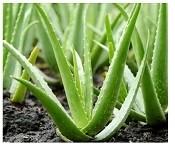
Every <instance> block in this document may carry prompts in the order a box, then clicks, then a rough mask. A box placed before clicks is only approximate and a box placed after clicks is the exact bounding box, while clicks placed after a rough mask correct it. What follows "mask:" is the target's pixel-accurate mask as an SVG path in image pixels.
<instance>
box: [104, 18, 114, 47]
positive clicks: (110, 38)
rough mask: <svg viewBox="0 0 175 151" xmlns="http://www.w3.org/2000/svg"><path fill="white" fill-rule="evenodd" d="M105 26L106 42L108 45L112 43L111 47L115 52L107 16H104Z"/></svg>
mask: <svg viewBox="0 0 175 151" xmlns="http://www.w3.org/2000/svg"><path fill="white" fill-rule="evenodd" d="M105 25H106V35H107V40H108V43H110V42H111V43H112V46H113V48H114V50H115V43H114V39H113V35H112V29H111V24H110V21H109V16H108V15H106V17H105Z"/></svg>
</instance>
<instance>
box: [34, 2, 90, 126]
mask: <svg viewBox="0 0 175 151" xmlns="http://www.w3.org/2000/svg"><path fill="white" fill-rule="evenodd" d="M35 6H36V8H37V10H38V12H39V14H40V17H41V18H42V21H43V24H44V25H45V27H46V31H47V33H48V36H49V38H50V41H51V43H52V47H53V51H54V54H55V57H56V61H57V64H58V67H59V71H60V75H61V77H62V81H63V85H64V88H65V92H66V96H67V100H68V103H69V107H70V110H71V114H72V116H73V119H74V121H75V123H76V124H77V125H78V127H83V126H85V125H86V124H87V122H88V119H87V116H86V113H85V109H84V108H83V106H82V103H81V99H80V96H79V94H78V91H77V89H76V85H75V81H74V79H73V76H72V74H71V72H70V68H69V65H68V62H67V60H66V57H65V55H64V53H63V51H62V47H61V45H60V43H59V40H58V38H57V35H56V33H55V31H54V29H53V27H52V25H51V23H50V22H49V20H48V18H47V16H46V14H45V13H44V11H43V9H42V8H41V6H40V5H39V4H35Z"/></svg>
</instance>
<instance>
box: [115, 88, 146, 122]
mask: <svg viewBox="0 0 175 151" xmlns="http://www.w3.org/2000/svg"><path fill="white" fill-rule="evenodd" d="M137 93H138V91H137ZM125 99H126V98H125ZM134 102H135V101H134ZM133 104H134V103H133ZM121 107H122V103H120V102H119V101H117V104H116V106H115V108H116V109H118V110H120V109H121ZM133 120H135V121H141V122H144V123H146V117H145V115H144V114H140V113H139V112H137V111H135V110H134V109H133V107H132V109H131V111H130V113H129V115H128V118H127V120H126V122H129V121H133Z"/></svg>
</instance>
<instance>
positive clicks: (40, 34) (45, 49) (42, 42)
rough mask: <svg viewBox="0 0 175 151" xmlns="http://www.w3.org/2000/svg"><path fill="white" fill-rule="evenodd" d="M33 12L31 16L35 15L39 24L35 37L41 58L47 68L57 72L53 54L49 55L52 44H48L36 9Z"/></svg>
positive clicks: (47, 38) (48, 40) (46, 35)
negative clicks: (46, 64)
mask: <svg viewBox="0 0 175 151" xmlns="http://www.w3.org/2000/svg"><path fill="white" fill-rule="evenodd" d="M33 10H34V12H33V14H34V15H35V18H36V19H37V20H39V24H38V25H37V29H36V37H37V38H38V40H39V41H38V43H39V44H38V45H39V47H40V48H41V52H42V54H43V58H44V60H45V61H46V62H47V63H48V64H49V67H50V68H51V69H52V70H53V71H54V72H56V73H57V72H58V71H59V70H58V66H57V65H56V64H57V63H56V59H55V56H54V53H50V52H53V47H52V44H51V42H50V39H49V37H48V34H47V32H46V30H45V26H44V24H42V22H41V21H42V20H41V18H40V16H39V14H38V12H37V10H36V9H33Z"/></svg>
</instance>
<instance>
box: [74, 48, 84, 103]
mask: <svg viewBox="0 0 175 151" xmlns="http://www.w3.org/2000/svg"><path fill="white" fill-rule="evenodd" d="M72 54H73V65H74V67H73V72H74V79H75V83H76V87H77V89H78V93H79V95H80V97H81V102H82V105H83V106H85V102H84V97H85V92H84V85H85V76H84V69H83V65H82V62H81V59H80V57H79V55H78V53H77V52H76V51H75V49H74V47H73V48H72Z"/></svg>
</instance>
